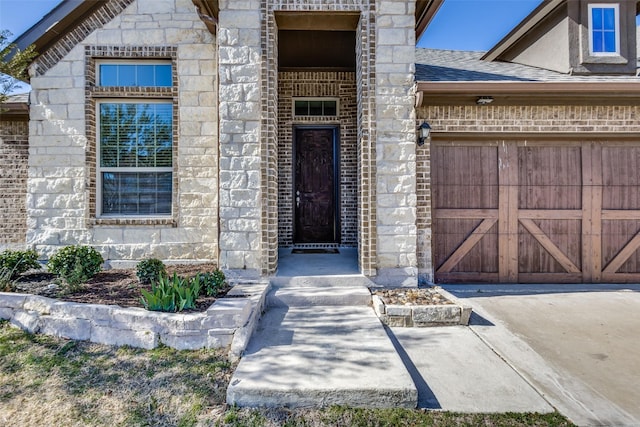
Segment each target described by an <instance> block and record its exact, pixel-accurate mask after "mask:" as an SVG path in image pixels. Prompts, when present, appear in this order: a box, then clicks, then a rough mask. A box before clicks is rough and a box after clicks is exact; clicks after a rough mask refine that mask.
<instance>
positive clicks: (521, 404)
mask: <svg viewBox="0 0 640 427" xmlns="http://www.w3.org/2000/svg"><path fill="white" fill-rule="evenodd" d="M341 252H342V249H341ZM354 253H355V252H354ZM352 255H353V254H349V253H348V252H347V253H346V254H345V253H342V254H341V256H336V255H329V254H323V255H320V256H318V255H307V254H295V255H291V254H290V253H281V254H280V257H281V258H280V266H281V270H280V272H279V273H280V274H278V276H276V277H274V278H273V279H272V285H273V290H272V291H271V294H270V295H269V296H268V304H269V309H268V310H267V312H266V313H265V315H264V316H263V318H262V320H261V323H260V326H259V327H258V330H257V331H256V333H255V334H254V336H253V337H252V339H251V342H250V344H249V346H248V348H247V351H246V353H245V355H244V356H243V358H242V360H241V361H240V364H239V365H238V367H237V369H236V371H235V373H234V376H233V378H232V379H231V382H230V385H229V388H228V392H227V401H228V403H230V404H236V405H239V406H268V407H274V406H287V407H322V406H327V405H332V404H340V405H349V406H356V407H409V408H414V407H416V406H419V407H422V408H429V409H438V410H448V411H460V412H509V411H517V412H552V411H553V407H552V406H551V405H549V404H548V403H547V402H546V401H545V399H544V398H543V397H542V396H541V395H540V394H539V393H538V392H537V391H536V390H535V389H534V388H532V387H531V386H530V385H529V384H528V383H527V382H526V381H525V380H524V379H523V378H522V377H521V376H520V375H519V374H518V373H517V372H516V371H515V370H514V369H513V368H512V367H511V366H509V364H507V363H505V361H504V360H502V359H501V358H500V357H499V356H498V355H497V354H496V353H495V352H494V351H493V350H492V349H491V348H490V347H489V346H487V345H486V344H485V343H484V342H483V340H482V339H481V338H479V337H478V335H477V334H475V333H474V332H473V330H472V329H470V328H467V327H455V326H454V327H442V328H391V329H388V328H385V327H384V326H383V325H382V323H381V322H380V321H379V319H378V318H377V316H376V315H375V313H374V311H373V309H372V308H371V306H370V305H369V302H370V295H369V292H368V290H367V286H368V285H371V282H369V281H368V279H366V278H365V277H363V276H361V275H358V274H357V272H354V271H353V269H354V268H357V262H355V257H352ZM283 260H284V261H285V262H283Z"/></svg>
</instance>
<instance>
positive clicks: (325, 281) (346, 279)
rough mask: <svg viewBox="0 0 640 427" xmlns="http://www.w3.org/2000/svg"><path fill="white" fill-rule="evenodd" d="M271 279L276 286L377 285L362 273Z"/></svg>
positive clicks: (331, 286) (363, 286)
mask: <svg viewBox="0 0 640 427" xmlns="http://www.w3.org/2000/svg"><path fill="white" fill-rule="evenodd" d="M270 280H271V286H273V287H275V288H296V289H297V288H309V287H310V288H343V287H356V288H357V287H361V288H369V287H372V286H375V283H373V282H372V281H371V280H370V279H369V278H367V277H365V276H363V275H361V274H352V275H343V276H292V277H288V276H284V277H281V276H276V277H272V278H271V279H270Z"/></svg>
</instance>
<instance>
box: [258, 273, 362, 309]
mask: <svg viewBox="0 0 640 427" xmlns="http://www.w3.org/2000/svg"><path fill="white" fill-rule="evenodd" d="M369 284H371V281H370V280H369V279H367V278H366V277H364V276H316V277H314V276H309V277H275V278H272V279H271V285H272V290H271V292H269V294H268V295H267V306H268V307H310V306H369V305H371V292H370V291H369V289H368V287H367V286H368V285H369Z"/></svg>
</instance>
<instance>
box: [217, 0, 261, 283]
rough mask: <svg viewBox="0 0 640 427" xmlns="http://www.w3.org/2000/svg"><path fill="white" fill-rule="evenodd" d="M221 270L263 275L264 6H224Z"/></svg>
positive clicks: (231, 0) (234, 1) (229, 1)
mask: <svg viewBox="0 0 640 427" xmlns="http://www.w3.org/2000/svg"><path fill="white" fill-rule="evenodd" d="M218 28H219V30H218V47H219V58H218V60H219V75H220V87H219V98H220V113H219V115H220V265H221V267H222V268H226V269H237V270H246V271H247V273H253V274H259V273H260V269H261V266H262V260H261V247H260V246H261V243H260V242H261V232H262V228H261V227H262V224H261V209H262V205H261V200H262V195H261V176H260V170H261V153H260V135H261V132H260V120H261V88H260V86H261V78H260V76H261V62H260V61H261V53H262V52H261V40H260V34H261V33H260V29H261V17H260V1H259V0H242V1H239V0H221V1H220V17H219V25H218Z"/></svg>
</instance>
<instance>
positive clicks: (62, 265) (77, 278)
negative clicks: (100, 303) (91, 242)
mask: <svg viewBox="0 0 640 427" xmlns="http://www.w3.org/2000/svg"><path fill="white" fill-rule="evenodd" d="M103 263H104V259H103V258H102V255H100V254H99V253H98V251H96V250H95V249H94V248H92V247H89V246H80V245H78V246H66V247H64V248H62V249H60V250H59V251H58V252H56V253H55V254H54V255H53V256H52V257H51V258H50V259H49V262H48V263H47V269H48V270H49V271H50V272H51V273H53V274H55V275H57V276H59V277H60V278H62V279H63V280H64V281H65V282H66V283H67V285H68V286H69V290H70V291H72V292H73V291H76V290H78V289H79V287H80V285H81V284H83V283H85V282H86V281H87V280H89V279H91V278H92V277H93V276H95V275H96V274H98V273H99V272H100V270H102V264H103Z"/></svg>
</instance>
